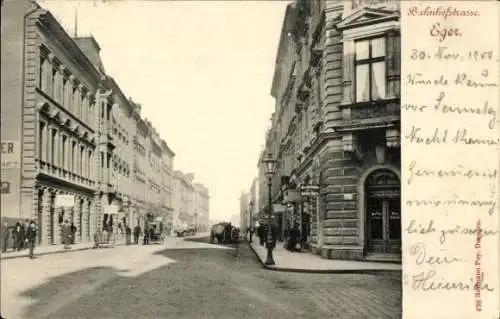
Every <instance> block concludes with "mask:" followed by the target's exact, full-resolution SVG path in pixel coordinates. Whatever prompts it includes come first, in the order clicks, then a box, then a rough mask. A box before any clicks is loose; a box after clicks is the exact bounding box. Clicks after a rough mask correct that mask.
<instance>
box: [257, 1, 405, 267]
mask: <svg viewBox="0 0 500 319" xmlns="http://www.w3.org/2000/svg"><path fill="white" fill-rule="evenodd" d="M399 17H400V14H399V3H398V2H397V1H376V2H374V1H326V2H325V1H317V0H315V1H296V2H294V3H293V4H290V5H289V6H288V8H287V11H286V14H285V18H284V23H283V27H282V32H281V38H280V43H279V46H278V53H277V59H276V68H275V75H274V79H273V86H272V90H271V91H272V92H271V93H272V95H273V97H274V98H275V100H276V108H275V112H274V114H273V117H272V122H271V129H270V132H269V134H268V135H267V137H266V150H270V151H271V152H273V154H274V155H275V156H277V159H278V165H277V174H276V176H275V177H274V180H273V187H272V193H273V201H274V202H279V203H283V204H286V206H290V207H291V209H286V210H285V211H284V212H282V213H279V214H277V215H279V217H280V220H281V223H282V225H283V226H282V229H283V228H284V227H286V223H289V224H291V223H292V222H294V221H295V222H298V223H299V224H300V225H301V233H302V238H303V240H304V242H306V243H307V244H308V246H309V248H310V249H311V251H313V252H315V253H318V254H321V255H322V256H323V257H324V258H339V259H354V260H380V259H383V260H387V259H390V260H400V258H401V205H400V188H401V186H400V184H401V183H400V157H401V156H400V154H401V150H400V64H401V62H400V38H399ZM306 185H313V186H318V187H319V191H318V192H317V193H315V192H301V188H302V187H303V186H306ZM291 193H295V194H299V196H298V197H297V196H290V194H291Z"/></svg>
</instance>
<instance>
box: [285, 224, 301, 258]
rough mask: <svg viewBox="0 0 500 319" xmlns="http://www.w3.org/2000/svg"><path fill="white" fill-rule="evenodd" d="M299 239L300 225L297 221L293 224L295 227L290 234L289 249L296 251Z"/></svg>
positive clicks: (287, 247)
mask: <svg viewBox="0 0 500 319" xmlns="http://www.w3.org/2000/svg"><path fill="white" fill-rule="evenodd" d="M299 240H300V230H299V225H298V224H297V223H295V224H294V225H293V228H292V229H291V230H290V236H289V238H288V242H287V246H286V249H287V250H289V251H296V250H297V244H298V243H299Z"/></svg>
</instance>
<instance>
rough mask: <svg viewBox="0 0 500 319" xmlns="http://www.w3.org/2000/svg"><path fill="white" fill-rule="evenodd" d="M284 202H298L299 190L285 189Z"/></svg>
mask: <svg viewBox="0 0 500 319" xmlns="http://www.w3.org/2000/svg"><path fill="white" fill-rule="evenodd" d="M283 197H284V201H285V203H291V202H299V201H300V192H299V191H298V190H296V189H287V190H285V192H284V193H283Z"/></svg>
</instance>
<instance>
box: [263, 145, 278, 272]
mask: <svg viewBox="0 0 500 319" xmlns="http://www.w3.org/2000/svg"><path fill="white" fill-rule="evenodd" d="M262 163H263V164H264V168H265V170H266V177H267V187H268V193H267V194H268V212H267V214H268V215H267V241H266V246H267V258H266V261H265V262H264V264H265V265H274V264H275V263H274V260H273V232H272V229H271V218H272V204H271V185H272V178H273V176H274V168H275V164H276V161H275V160H274V159H273V154H272V153H270V152H268V153H267V154H266V156H265V157H264V158H263V159H262Z"/></svg>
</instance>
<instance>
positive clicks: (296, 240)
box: [248, 222, 302, 251]
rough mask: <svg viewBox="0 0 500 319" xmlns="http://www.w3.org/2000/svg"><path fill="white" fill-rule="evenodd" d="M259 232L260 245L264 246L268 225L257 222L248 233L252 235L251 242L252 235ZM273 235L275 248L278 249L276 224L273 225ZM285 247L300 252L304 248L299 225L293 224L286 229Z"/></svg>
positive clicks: (284, 233)
mask: <svg viewBox="0 0 500 319" xmlns="http://www.w3.org/2000/svg"><path fill="white" fill-rule="evenodd" d="M255 229H256V230H257V236H258V237H259V244H260V245H261V246H264V244H265V243H266V242H267V236H268V225H267V223H263V224H261V223H259V222H257V223H256V225H255V227H250V228H249V229H248V232H249V233H250V240H251V239H252V235H253V233H254V231H255ZM271 234H272V243H273V248H274V247H276V240H277V237H278V236H277V228H276V226H275V225H274V224H271ZM283 246H284V247H285V248H286V249H287V250H289V251H300V250H301V248H302V235H301V232H300V227H299V224H298V223H293V226H292V227H290V226H288V227H285V229H284V231H283Z"/></svg>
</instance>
